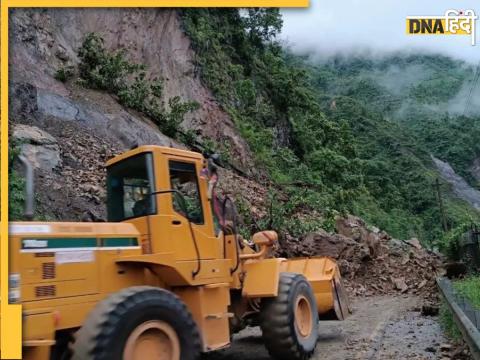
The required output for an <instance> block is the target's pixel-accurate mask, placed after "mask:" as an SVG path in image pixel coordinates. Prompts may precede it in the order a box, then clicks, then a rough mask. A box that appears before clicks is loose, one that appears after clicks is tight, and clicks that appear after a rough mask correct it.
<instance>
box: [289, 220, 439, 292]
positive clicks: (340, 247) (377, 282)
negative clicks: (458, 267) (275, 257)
mask: <svg viewBox="0 0 480 360" xmlns="http://www.w3.org/2000/svg"><path fill="white" fill-rule="evenodd" d="M336 230H337V234H329V233H327V232H326V231H323V230H322V231H318V232H315V233H309V234H307V235H306V236H304V237H303V238H302V239H298V240H293V239H289V241H288V244H287V247H288V251H287V253H288V254H289V255H290V256H314V255H322V256H330V257H332V258H334V259H336V260H337V262H338V265H339V267H340V271H341V273H342V276H343V278H344V280H345V283H346V286H347V288H348V290H349V293H350V294H351V295H353V296H356V295H364V296H370V295H379V294H395V293H399V294H402V293H409V294H417V295H420V296H423V297H425V298H430V297H432V296H433V295H434V294H436V285H435V277H436V276H437V274H438V273H440V272H441V271H442V267H441V263H442V261H441V258H440V256H439V255H438V254H435V253H433V252H431V251H429V250H427V249H425V248H423V247H422V245H421V244H420V242H419V241H418V239H415V238H412V239H410V240H408V241H401V240H396V239H392V238H391V237H390V236H389V235H388V234H387V233H386V232H384V231H380V230H379V229H377V228H368V227H367V226H366V224H365V222H364V221H363V220H362V219H360V218H358V217H354V216H348V217H347V218H337V220H336Z"/></svg>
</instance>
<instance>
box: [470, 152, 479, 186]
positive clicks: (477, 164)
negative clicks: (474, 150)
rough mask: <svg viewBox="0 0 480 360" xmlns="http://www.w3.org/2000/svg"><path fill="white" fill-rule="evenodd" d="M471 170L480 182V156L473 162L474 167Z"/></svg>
mask: <svg viewBox="0 0 480 360" xmlns="http://www.w3.org/2000/svg"><path fill="white" fill-rule="evenodd" d="M470 171H471V173H472V175H473V177H474V178H475V179H476V180H477V182H478V183H479V184H480V157H479V158H477V159H475V161H474V162H473V164H472V167H471V168H470Z"/></svg>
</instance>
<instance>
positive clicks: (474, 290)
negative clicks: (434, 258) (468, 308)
mask: <svg viewBox="0 0 480 360" xmlns="http://www.w3.org/2000/svg"><path fill="white" fill-rule="evenodd" d="M454 287H455V290H457V291H458V292H459V293H460V294H461V295H463V296H465V298H466V299H467V300H468V301H470V303H471V304H472V306H474V307H476V308H477V309H479V310H480V276H478V275H476V276H469V277H466V278H465V279H461V280H458V281H455V283H454Z"/></svg>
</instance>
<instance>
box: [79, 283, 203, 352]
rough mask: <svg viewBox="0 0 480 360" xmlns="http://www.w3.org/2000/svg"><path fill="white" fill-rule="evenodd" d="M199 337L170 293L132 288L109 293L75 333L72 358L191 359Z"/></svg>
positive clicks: (187, 313)
mask: <svg viewBox="0 0 480 360" xmlns="http://www.w3.org/2000/svg"><path fill="white" fill-rule="evenodd" d="M200 350H201V343H200V335H199V332H198V329H197V326H196V324H195V322H194V321H193V318H192V316H191V315H190V312H189V311H188V309H187V307H186V306H185V305H184V303H183V302H182V301H181V300H180V299H179V298H178V297H177V296H176V295H174V294H173V293H171V292H169V291H166V290H163V289H158V288H154V287H149V286H136V287H131V288H128V289H125V290H122V291H120V292H118V293H116V294H113V295H111V296H110V297H108V298H107V299H105V300H104V301H102V302H101V303H99V304H98V305H97V307H96V308H95V309H94V310H93V311H92V312H91V313H90V315H89V316H88V317H87V320H86V321H85V324H84V325H83V327H82V328H81V329H80V330H79V331H78V332H77V334H76V340H75V343H74V344H73V357H72V359H74V360H87V359H89V360H90V359H91V360H120V359H123V360H150V359H152V360H154V359H155V360H180V359H181V360H194V359H198V357H199V355H200Z"/></svg>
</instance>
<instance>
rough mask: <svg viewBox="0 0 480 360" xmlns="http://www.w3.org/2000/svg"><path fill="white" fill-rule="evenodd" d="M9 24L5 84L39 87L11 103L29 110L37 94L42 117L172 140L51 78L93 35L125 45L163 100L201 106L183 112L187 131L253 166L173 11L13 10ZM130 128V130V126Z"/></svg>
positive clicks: (108, 102) (104, 97)
mask: <svg viewBox="0 0 480 360" xmlns="http://www.w3.org/2000/svg"><path fill="white" fill-rule="evenodd" d="M9 24H10V27H11V30H10V36H11V40H10V48H9V49H10V50H9V61H10V63H12V64H15V66H13V67H12V69H11V70H12V71H11V74H10V79H9V80H10V82H11V84H24V85H22V86H23V87H27V88H30V90H32V89H33V90H32V91H33V92H35V91H38V94H37V95H36V96H35V94H32V91H30V92H29V94H31V95H32V97H34V98H35V102H34V101H31V100H32V99H28V98H27V97H26V96H23V97H22V98H21V99H20V100H21V101H20V102H21V104H17V105H16V108H17V109H19V108H21V107H24V108H25V111H23V113H25V112H27V109H26V108H27V107H33V108H32V109H30V110H28V111H36V110H37V109H35V108H34V107H36V106H37V100H38V108H39V109H38V112H39V113H40V114H42V116H54V117H56V118H59V119H64V120H68V121H81V122H83V123H84V124H85V125H86V126H91V125H92V124H94V125H95V126H94V131H97V130H98V129H97V128H100V129H101V130H102V129H103V130H102V132H110V134H109V135H113V136H117V137H118V138H119V140H121V142H122V143H123V144H124V146H126V147H129V146H130V145H131V144H132V143H134V141H133V140H134V139H133V138H135V137H137V138H141V140H142V141H138V143H139V144H145V143H147V142H149V143H154V144H158V143H162V144H164V145H167V144H168V145H169V143H170V141H171V139H168V138H166V137H164V136H163V135H162V134H161V133H160V132H159V131H158V128H157V126H156V125H154V124H152V123H151V122H149V120H148V119H145V118H144V117H143V116H142V115H141V114H138V113H135V112H133V111H125V109H123V107H121V106H119V105H118V103H117V101H116V100H115V99H113V98H112V97H111V96H110V95H108V94H105V93H99V92H96V91H92V90H86V89H82V88H80V87H79V86H76V84H75V81H73V82H67V83H62V82H60V81H57V80H56V79H55V78H54V75H55V73H56V71H57V70H58V69H60V68H62V67H64V66H65V63H66V62H67V61H68V64H70V65H76V64H77V63H78V57H77V49H78V48H79V47H80V45H81V43H82V41H83V40H84V38H85V36H86V34H88V33H89V32H95V33H99V34H101V35H102V37H103V38H104V39H105V46H106V47H107V48H108V49H111V50H117V49H120V48H123V49H126V50H127V53H128V57H129V58H130V60H131V61H132V62H137V63H142V64H145V65H146V66H147V67H148V70H147V74H146V76H147V78H155V77H157V78H159V79H162V80H163V92H162V101H163V102H164V103H166V104H167V103H168V100H169V99H170V98H172V97H174V96H181V97H182V99H184V100H192V101H196V102H197V103H198V104H200V108H199V109H198V110H196V111H194V112H192V113H189V114H187V115H186V116H185V121H184V123H183V124H182V125H183V126H184V127H185V128H186V129H191V130H194V131H195V132H197V133H198V135H199V137H200V138H211V139H213V140H215V141H216V142H218V143H219V144H225V146H226V148H228V149H229V152H230V158H231V159H232V161H233V162H234V163H235V165H236V166H237V167H239V168H241V169H242V170H245V172H246V173H254V172H258V169H255V167H254V166H252V165H253V160H252V154H251V152H250V150H249V147H248V145H247V143H246V141H245V140H244V139H243V138H242V137H241V136H240V134H239V133H238V131H237V129H236V127H235V125H234V123H233V121H232V119H231V118H230V116H229V115H228V114H227V113H226V112H225V111H224V110H223V109H222V107H221V106H220V105H219V103H218V102H217V101H216V99H215V97H214V96H213V95H212V94H211V92H210V90H209V89H208V88H206V87H205V85H204V84H203V82H202V81H201V79H200V76H199V71H198V69H197V68H196V67H195V61H196V57H195V56H196V55H195V53H194V50H193V49H192V48H191V43H190V39H189V38H188V36H186V34H185V33H184V31H183V30H182V24H181V20H180V17H179V15H178V13H177V11H176V10H174V9H133V8H128V9H127V8H118V9H80V8H78V9H61V8H52V9H31V8H30V9H14V10H12V11H11V12H10V18H9ZM17 89H18V88H17ZM46 89H48V91H47V90H46ZM14 91H16V89H11V93H10V99H13V98H14V97H15V96H14V95H13V92H14ZM24 95H26V93H25V91H24ZM23 100H25V102H23ZM14 101H15V100H14ZM12 113H13V114H14V116H13V120H14V121H18V120H21V121H23V122H25V121H24V120H26V122H32V121H33V120H35V123H34V125H39V122H40V121H42V119H36V118H32V117H30V116H20V113H21V112H17V111H14V112H12ZM140 123H142V125H143V126H142V125H140ZM134 128H137V130H136V132H130V131H129V130H132V129H134ZM130 133H131V134H132V135H131V137H132V139H125V137H126V136H127V137H130V135H128V134H130ZM120 134H122V135H120ZM126 134H127V135H126ZM158 134H160V135H158Z"/></svg>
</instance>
